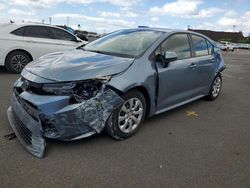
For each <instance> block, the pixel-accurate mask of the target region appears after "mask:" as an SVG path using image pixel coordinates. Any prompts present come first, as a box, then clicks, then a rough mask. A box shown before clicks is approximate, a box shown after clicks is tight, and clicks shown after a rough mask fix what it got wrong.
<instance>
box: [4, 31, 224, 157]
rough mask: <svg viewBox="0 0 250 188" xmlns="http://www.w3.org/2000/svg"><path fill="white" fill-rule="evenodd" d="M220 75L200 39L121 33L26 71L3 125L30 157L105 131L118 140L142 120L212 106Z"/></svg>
mask: <svg viewBox="0 0 250 188" xmlns="http://www.w3.org/2000/svg"><path fill="white" fill-rule="evenodd" d="M224 69H225V64H224V61H223V59H222V56H221V53H220V49H219V48H218V47H217V46H216V43H214V42H213V41H212V40H211V39H209V38H207V37H205V36H203V35H201V34H198V33H194V32H188V31H178V30H167V29H153V28H140V29H128V30H121V31H117V32H113V33H111V34H109V35H106V36H104V37H102V38H100V39H98V40H96V41H94V42H91V43H89V44H87V45H86V46H83V47H79V48H77V49H74V50H70V51H64V52H58V53H52V54H48V55H45V56H43V57H41V58H39V59H38V60H36V61H33V62H31V63H30V64H28V65H27V66H26V67H25V68H24V70H23V71H22V73H21V77H20V78H19V79H18V80H17V81H16V83H15V84H14V90H13V95H12V101H11V106H10V108H9V109H8V119H9V122H10V125H11V127H12V128H13V130H14V132H15V134H16V135H17V137H18V138H19V140H20V141H21V143H22V144H23V145H24V147H25V148H26V149H27V150H28V151H29V152H30V153H32V154H33V155H35V156H37V157H43V155H44V150H45V145H46V141H45V138H51V139H57V140H64V141H71V140H76V139H81V138H84V137H88V136H91V135H93V134H98V133H100V132H101V131H103V130H106V132H107V133H108V134H109V135H110V136H112V137H113V138H115V139H117V140H122V139H126V138H128V137H130V136H132V135H133V134H135V133H136V132H137V131H138V129H139V127H140V126H141V124H142V122H143V121H144V119H145V118H146V117H148V116H153V115H155V114H159V113H162V112H165V111H167V110H170V109H173V108H176V107H178V106H181V105H183V104H186V103H189V102H191V101H194V100H197V99H199V98H202V97H206V98H207V99H209V100H214V99H216V98H217V96H218V95H219V93H220V90H221V86H222V77H221V72H222V71H223V70H224Z"/></svg>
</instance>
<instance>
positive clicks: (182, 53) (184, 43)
mask: <svg viewBox="0 0 250 188" xmlns="http://www.w3.org/2000/svg"><path fill="white" fill-rule="evenodd" d="M161 51H162V55H164V54H165V52H175V53H176V54H177V57H178V59H185V58H189V57H191V49H190V45H189V40H188V36H187V34H175V35H172V36H170V37H169V38H168V39H167V40H166V41H165V42H163V43H162V45H161Z"/></svg>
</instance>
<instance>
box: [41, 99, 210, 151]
mask: <svg viewBox="0 0 250 188" xmlns="http://www.w3.org/2000/svg"><path fill="white" fill-rule="evenodd" d="M203 102H206V100H205V99H203V98H201V99H199V100H197V101H194V102H192V103H188V104H185V105H183V106H180V107H178V108H175V109H172V110H169V111H167V112H163V113H161V114H158V115H155V116H152V117H148V118H147V119H146V120H145V122H144V124H143V127H144V126H152V125H153V124H154V123H153V122H154V121H161V120H165V119H166V118H167V117H171V116H173V115H174V114H176V113H179V112H183V111H187V110H188V109H192V108H194V107H195V106H197V105H199V104H201V103H203ZM140 131H143V128H142V129H140ZM135 136H136V135H135ZM46 140H47V141H48V144H49V148H48V150H50V149H52V148H53V147H60V148H62V147H63V148H64V149H65V148H66V147H84V146H85V145H89V144H92V145H95V144H99V143H100V142H101V143H102V144H103V143H105V144H114V143H119V142H117V141H116V140H114V139H113V138H111V137H110V136H108V135H107V134H106V132H105V131H102V132H101V133H100V134H96V135H93V136H90V137H87V138H83V139H80V140H74V141H59V140H53V139H46ZM50 146H51V147H50Z"/></svg>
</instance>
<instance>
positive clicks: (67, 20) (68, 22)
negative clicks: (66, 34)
mask: <svg viewBox="0 0 250 188" xmlns="http://www.w3.org/2000/svg"><path fill="white" fill-rule="evenodd" d="M67 26H69V17H67Z"/></svg>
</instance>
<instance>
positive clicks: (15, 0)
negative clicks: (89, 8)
mask: <svg viewBox="0 0 250 188" xmlns="http://www.w3.org/2000/svg"><path fill="white" fill-rule="evenodd" d="M140 1H141V0H11V1H10V2H11V4H13V5H19V6H25V7H32V8H36V9H39V8H50V7H53V6H56V5H57V4H59V3H68V4H86V5H87V4H91V3H109V4H112V5H117V6H122V7H130V6H133V5H136V4H138V3H139V2H140Z"/></svg>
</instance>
